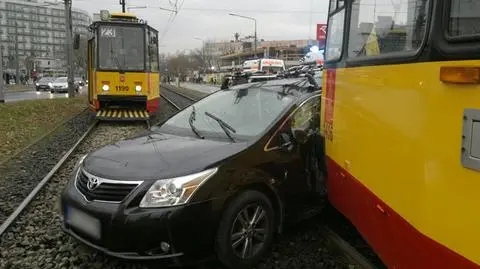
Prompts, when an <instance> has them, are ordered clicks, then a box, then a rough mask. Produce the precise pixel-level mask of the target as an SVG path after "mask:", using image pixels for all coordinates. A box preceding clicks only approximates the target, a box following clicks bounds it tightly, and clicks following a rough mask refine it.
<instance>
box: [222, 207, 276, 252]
mask: <svg viewBox="0 0 480 269" xmlns="http://www.w3.org/2000/svg"><path fill="white" fill-rule="evenodd" d="M265 215H266V214H265V209H263V207H262V206H261V205H258V204H250V205H248V206H246V207H244V208H243V209H242V210H241V211H240V212H238V214H237V217H236V218H235V220H234V221H233V225H232V231H231V233H230V239H231V243H232V249H233V252H234V253H235V255H237V257H240V258H242V259H249V258H251V257H254V256H255V255H256V254H257V253H258V251H259V250H261V249H262V248H263V245H264V244H265V240H266V239H267V235H266V231H267V229H268V227H267V225H268V219H266V216H265Z"/></svg>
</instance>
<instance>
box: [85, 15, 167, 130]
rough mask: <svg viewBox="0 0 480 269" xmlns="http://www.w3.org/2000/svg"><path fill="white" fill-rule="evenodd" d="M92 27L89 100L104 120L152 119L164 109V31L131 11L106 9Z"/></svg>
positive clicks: (89, 46) (89, 55) (93, 108)
mask: <svg viewBox="0 0 480 269" xmlns="http://www.w3.org/2000/svg"><path fill="white" fill-rule="evenodd" d="M101 17H102V18H101V20H100V21H96V22H94V23H93V24H92V25H91V26H90V30H91V31H92V32H93V38H92V39H90V40H89V42H88V80H89V84H88V99H89V103H90V107H91V109H92V111H94V112H95V113H96V117H97V119H100V120H148V119H149V118H150V116H151V115H152V114H154V113H155V112H157V111H158V108H159V101H160V75H159V64H158V62H159V55H158V54H159V52H158V31H157V30H155V29H153V28H152V27H150V26H148V25H147V23H145V22H143V21H142V20H139V19H138V18H137V17H136V16H135V15H133V14H129V13H112V14H110V13H109V12H108V11H102V13H101Z"/></svg>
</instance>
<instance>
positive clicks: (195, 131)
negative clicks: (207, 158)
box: [188, 106, 205, 139]
mask: <svg viewBox="0 0 480 269" xmlns="http://www.w3.org/2000/svg"><path fill="white" fill-rule="evenodd" d="M195 115H196V112H195V106H192V113H190V117H189V119H188V123H189V124H190V128H192V131H193V132H194V133H195V135H197V136H198V137H199V138H200V139H205V137H203V136H202V135H201V134H200V133H199V132H198V129H197V128H196V127H195V125H193V122H194V121H195Z"/></svg>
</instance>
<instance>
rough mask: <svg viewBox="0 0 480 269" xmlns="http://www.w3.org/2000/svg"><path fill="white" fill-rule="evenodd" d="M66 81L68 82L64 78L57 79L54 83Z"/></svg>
mask: <svg viewBox="0 0 480 269" xmlns="http://www.w3.org/2000/svg"><path fill="white" fill-rule="evenodd" d="M67 81H68V80H67V78H66V77H61V78H57V79H56V80H55V82H67Z"/></svg>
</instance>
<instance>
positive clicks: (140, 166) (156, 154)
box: [83, 132, 247, 180]
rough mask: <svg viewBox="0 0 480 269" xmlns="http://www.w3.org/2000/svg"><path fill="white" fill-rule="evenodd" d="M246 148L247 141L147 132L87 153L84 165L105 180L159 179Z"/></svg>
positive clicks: (205, 165) (195, 169)
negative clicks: (227, 140)
mask: <svg viewBox="0 0 480 269" xmlns="http://www.w3.org/2000/svg"><path fill="white" fill-rule="evenodd" d="M246 148H247V143H246V142H237V143H231V142H224V141H216V140H204V139H197V138H193V137H182V136H175V135H170V134H159V133H153V132H149V133H148V134H146V135H142V136H139V137H136V138H132V139H128V140H123V141H120V142H118V143H116V144H112V145H108V146H106V147H103V148H101V149H99V150H97V151H94V152H92V153H90V154H89V155H88V156H87V157H86V158H85V160H84V162H83V168H84V169H85V170H86V171H88V172H89V173H91V174H93V175H96V176H99V177H103V178H107V179H116V180H158V179H162V178H172V177H177V176H184V175H188V174H191V173H195V172H200V171H202V170H204V169H206V168H208V167H210V166H212V165H215V164H217V163H218V162H221V161H222V160H224V159H226V158H228V157H230V156H232V155H234V154H237V153H239V152H241V151H242V150H244V149H246Z"/></svg>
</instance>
